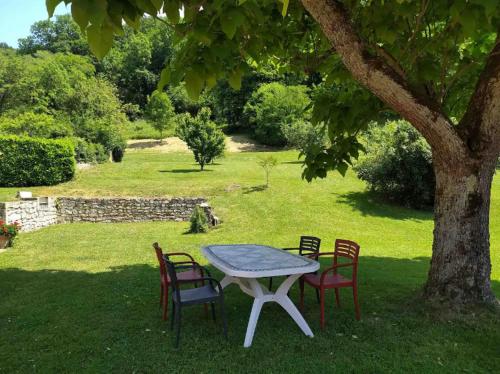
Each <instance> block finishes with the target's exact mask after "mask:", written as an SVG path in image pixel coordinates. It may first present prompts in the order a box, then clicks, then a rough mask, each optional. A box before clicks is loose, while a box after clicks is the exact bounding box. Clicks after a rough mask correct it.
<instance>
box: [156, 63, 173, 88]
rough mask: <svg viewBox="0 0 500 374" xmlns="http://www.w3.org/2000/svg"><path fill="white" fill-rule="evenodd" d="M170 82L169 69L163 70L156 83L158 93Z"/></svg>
mask: <svg viewBox="0 0 500 374" xmlns="http://www.w3.org/2000/svg"><path fill="white" fill-rule="evenodd" d="M169 82H170V69H169V68H168V67H165V68H163V70H162V71H161V74H160V81H159V82H158V87H157V90H158V91H160V92H161V91H163V88H164V87H165V86H166V85H167V84H168V83H169Z"/></svg>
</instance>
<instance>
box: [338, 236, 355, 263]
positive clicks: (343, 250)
mask: <svg viewBox="0 0 500 374" xmlns="http://www.w3.org/2000/svg"><path fill="white" fill-rule="evenodd" d="M334 253H335V257H346V258H349V259H351V260H352V262H354V263H357V262H358V256H359V244H358V243H355V242H353V241H351V240H345V239H337V240H335V252H334Z"/></svg>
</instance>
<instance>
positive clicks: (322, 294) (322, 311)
mask: <svg viewBox="0 0 500 374" xmlns="http://www.w3.org/2000/svg"><path fill="white" fill-rule="evenodd" d="M319 320H320V324H321V329H322V330H323V329H324V328H325V289H324V288H320V318H319Z"/></svg>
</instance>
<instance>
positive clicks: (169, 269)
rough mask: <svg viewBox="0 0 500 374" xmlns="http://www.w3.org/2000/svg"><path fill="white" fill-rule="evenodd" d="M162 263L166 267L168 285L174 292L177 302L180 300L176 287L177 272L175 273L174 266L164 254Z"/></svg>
mask: <svg viewBox="0 0 500 374" xmlns="http://www.w3.org/2000/svg"><path fill="white" fill-rule="evenodd" d="M163 262H164V263H165V265H166V267H167V274H168V276H169V277H170V285H171V287H172V291H173V292H175V294H176V296H177V300H180V299H181V298H180V290H179V287H178V285H177V272H176V271H175V265H174V263H173V262H172V261H170V260H169V259H168V255H166V254H164V255H163Z"/></svg>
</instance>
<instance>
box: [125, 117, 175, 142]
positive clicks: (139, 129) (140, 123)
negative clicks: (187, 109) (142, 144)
mask: <svg viewBox="0 0 500 374" xmlns="http://www.w3.org/2000/svg"><path fill="white" fill-rule="evenodd" d="M172 134H173V129H168V130H165V131H164V132H163V137H164V138H165V137H167V136H172ZM123 135H124V136H125V137H126V138H127V139H160V138H161V136H160V132H159V131H158V130H156V129H155V128H154V127H153V126H152V125H151V122H149V121H147V120H145V119H139V120H136V121H133V122H129V123H128V124H127V125H126V126H125V128H124V131H123Z"/></svg>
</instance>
